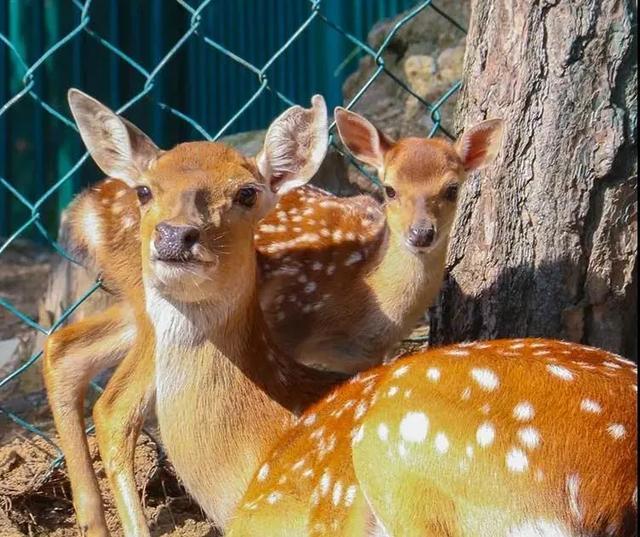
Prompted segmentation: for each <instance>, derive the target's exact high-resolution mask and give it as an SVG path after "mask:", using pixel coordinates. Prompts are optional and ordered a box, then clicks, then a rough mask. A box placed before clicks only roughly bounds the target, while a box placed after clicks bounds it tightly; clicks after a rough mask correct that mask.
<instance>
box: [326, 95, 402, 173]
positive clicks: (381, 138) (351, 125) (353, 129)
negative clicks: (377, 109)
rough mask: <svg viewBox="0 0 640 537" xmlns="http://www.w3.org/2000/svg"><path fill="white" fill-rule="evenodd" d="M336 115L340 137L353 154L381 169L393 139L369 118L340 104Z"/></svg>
mask: <svg viewBox="0 0 640 537" xmlns="http://www.w3.org/2000/svg"><path fill="white" fill-rule="evenodd" d="M334 117H335V120H336V126H337V127H338V134H339V135H340V139H341V140H342V143H343V144H344V145H345V146H346V147H347V149H348V150H349V151H351V153H352V154H353V156H354V157H355V158H357V159H358V160H360V161H362V162H364V163H365V164H368V165H369V166H373V167H374V168H376V169H377V170H381V169H382V168H383V167H384V156H385V154H386V152H387V151H389V149H391V147H392V146H393V143H394V142H393V140H391V138H389V137H388V136H387V135H386V134H384V133H383V132H382V131H380V130H378V128H377V127H375V126H374V125H373V123H371V122H370V121H369V120H367V119H365V118H363V117H362V116H361V115H358V114H356V113H355V112H351V111H349V110H347V109H345V108H342V107H340V106H339V107H337V108H336V109H335V112H334Z"/></svg>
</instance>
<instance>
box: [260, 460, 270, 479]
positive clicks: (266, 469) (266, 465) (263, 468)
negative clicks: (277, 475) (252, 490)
mask: <svg viewBox="0 0 640 537" xmlns="http://www.w3.org/2000/svg"><path fill="white" fill-rule="evenodd" d="M268 475H269V463H264V464H263V465H262V466H261V467H260V470H259V471H258V481H264V480H265V479H267V476H268Z"/></svg>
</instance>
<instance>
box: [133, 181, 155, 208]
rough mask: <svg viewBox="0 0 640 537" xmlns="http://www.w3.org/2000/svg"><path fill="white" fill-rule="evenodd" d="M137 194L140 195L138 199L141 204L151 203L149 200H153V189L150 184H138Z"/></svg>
mask: <svg viewBox="0 0 640 537" xmlns="http://www.w3.org/2000/svg"><path fill="white" fill-rule="evenodd" d="M136 195H137V196H138V201H139V202H140V205H145V204H147V203H149V201H151V198H153V194H152V193H151V189H150V188H149V187H148V186H137V187H136Z"/></svg>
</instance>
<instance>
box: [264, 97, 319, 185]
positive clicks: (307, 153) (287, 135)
mask: <svg viewBox="0 0 640 537" xmlns="http://www.w3.org/2000/svg"><path fill="white" fill-rule="evenodd" d="M328 145H329V133H328V130H327V105H326V104H325V102H324V98H323V97H322V96H321V95H314V96H313V98H312V99H311V108H302V107H301V106H292V107H291V108H288V109H287V110H285V111H284V112H283V113H282V114H281V115H280V116H279V117H278V118H276V119H275V120H274V121H273V123H271V126H270V127H269V129H268V130H267V134H266V137H265V140H264V147H263V149H262V151H261V152H260V154H259V155H258V156H257V157H256V162H257V165H258V169H259V170H260V173H261V174H262V177H264V178H265V179H267V181H268V182H269V186H270V188H271V191H272V192H274V193H277V194H278V195H280V196H281V195H283V194H285V193H286V192H288V191H289V190H292V189H294V188H297V187H299V186H301V185H304V184H305V183H307V182H308V181H309V180H310V179H311V178H312V177H313V176H314V175H315V173H316V172H317V171H318V168H320V165H321V164H322V161H323V160H324V157H325V155H326V154H327V147H328Z"/></svg>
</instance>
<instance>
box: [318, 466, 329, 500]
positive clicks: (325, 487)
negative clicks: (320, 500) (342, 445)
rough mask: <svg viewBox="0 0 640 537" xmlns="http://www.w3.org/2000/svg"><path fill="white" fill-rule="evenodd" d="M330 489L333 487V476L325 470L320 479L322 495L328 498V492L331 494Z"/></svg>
mask: <svg viewBox="0 0 640 537" xmlns="http://www.w3.org/2000/svg"><path fill="white" fill-rule="evenodd" d="M329 487H331V474H330V473H329V470H325V471H324V473H323V474H322V477H321V478H320V494H321V495H322V496H326V495H327V492H329Z"/></svg>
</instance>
